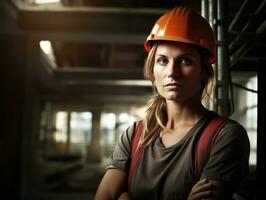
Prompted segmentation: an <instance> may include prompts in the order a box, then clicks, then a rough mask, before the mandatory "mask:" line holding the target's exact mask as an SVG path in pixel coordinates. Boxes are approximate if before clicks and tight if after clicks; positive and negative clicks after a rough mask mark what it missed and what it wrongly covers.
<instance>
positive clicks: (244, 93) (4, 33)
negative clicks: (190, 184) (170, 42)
mask: <svg viewBox="0 0 266 200" xmlns="http://www.w3.org/2000/svg"><path fill="white" fill-rule="evenodd" d="M176 5H184V6H188V7H191V8H193V9H195V10H197V11H198V12H199V13H201V14H202V16H204V17H205V18H206V19H207V20H208V21H209V22H210V24H211V26H212V27H213V30H214V32H215V35H216V40H217V57H218V59H217V64H216V65H215V66H213V67H214V69H215V75H216V82H217V87H216V89H215V90H214V93H213V94H212V99H213V100H211V101H207V102H205V105H206V107H208V108H209V109H211V110H215V111H217V112H219V113H220V114H222V115H226V116H230V117H231V118H232V119H235V120H237V121H239V122H240V123H241V124H242V125H243V126H244V127H245V128H246V129H247V131H248V135H249V139H250V143H251V152H250V174H249V176H248V177H247V179H246V180H244V181H243V183H242V185H241V188H240V192H239V196H237V197H236V198H237V199H265V198H264V197H265V196H264V194H263V193H264V192H263V184H262V185H261V186H260V185H257V184H256V182H257V181H262V182H263V183H265V180H266V177H265V167H266V165H265V150H264V149H265V144H266V143H265V142H266V140H265V136H264V135H265V118H264V117H265V105H264V104H265V103H264V102H265V78H264V76H265V72H266V66H265V65H266V53H265V52H266V37H265V35H266V34H265V28H266V22H265V18H266V1H265V0H234V1H226V0H225V1H222V0H194V1H192V0H164V1H163V0H153V1H148V0H142V1H141V0H113V1H110V0H2V1H1V2H0V66H1V72H0V81H1V84H0V89H1V98H0V111H1V115H0V117H1V121H0V122H1V126H0V155H1V159H0V160H1V161H0V163H1V165H0V177H1V181H0V191H1V195H2V196H3V197H4V196H6V198H4V199H8V200H9V199H12V200H13V199H17V200H31V199H32V200H33V199H34V200H35V199H36V200H43V199H44V200H50V199H51V200H53V199H57V200H58V199H62V200H68V199H80V200H83V199H84V200H85V199H87V200H89V199H93V196H94V193H95V191H96V188H97V186H98V184H99V181H100V180H101V178H102V175H103V173H104V172H105V167H106V164H107V162H108V160H109V158H110V155H111V153H112V151H113V149H114V147H115V144H116V142H117V141H118V138H119V137H120V135H121V134H122V133H123V131H125V130H126V128H127V127H128V126H129V125H131V124H132V123H133V122H134V121H136V120H139V119H142V117H143V115H144V112H145V104H146V102H147V100H148V99H149V98H150V96H151V95H152V94H153V90H152V88H151V84H150V82H149V81H147V80H146V79H145V78H144V76H143V64H144V62H145V57H146V55H147V54H146V52H145V50H144V48H143V42H144V41H145V39H146V37H147V35H148V34H149V32H150V30H151V28H152V27H153V24H154V23H155V21H156V20H157V19H158V17H159V16H161V15H162V14H163V13H164V12H166V11H167V10H169V9H171V8H173V7H174V6H176ZM1 198H2V197H1Z"/></svg>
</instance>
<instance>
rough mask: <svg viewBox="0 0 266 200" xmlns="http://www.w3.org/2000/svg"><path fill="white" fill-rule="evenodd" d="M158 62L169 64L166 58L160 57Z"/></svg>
mask: <svg viewBox="0 0 266 200" xmlns="http://www.w3.org/2000/svg"><path fill="white" fill-rule="evenodd" d="M157 63H159V64H160V65H167V63H168V60H167V59H166V58H158V59H157Z"/></svg>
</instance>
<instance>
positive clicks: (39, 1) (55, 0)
mask: <svg viewBox="0 0 266 200" xmlns="http://www.w3.org/2000/svg"><path fill="white" fill-rule="evenodd" d="M60 1H61V0H35V3H37V4H46V3H59V2H60Z"/></svg>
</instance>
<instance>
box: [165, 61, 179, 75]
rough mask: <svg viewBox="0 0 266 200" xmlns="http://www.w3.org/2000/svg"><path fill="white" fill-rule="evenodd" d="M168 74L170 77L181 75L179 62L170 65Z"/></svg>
mask: <svg viewBox="0 0 266 200" xmlns="http://www.w3.org/2000/svg"><path fill="white" fill-rule="evenodd" d="M167 76H168V77H178V76H180V66H178V65H177V64H172V65H170V66H169V68H168V71H167Z"/></svg>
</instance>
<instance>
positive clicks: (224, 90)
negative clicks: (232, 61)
mask: <svg viewBox="0 0 266 200" xmlns="http://www.w3.org/2000/svg"><path fill="white" fill-rule="evenodd" d="M224 12H225V8H224V1H222V0H217V22H216V23H217V71H218V72H217V73H218V77H217V90H218V91H217V92H218V99H217V100H218V112H219V113H220V114H221V115H224V116H228V115H229V114H230V103H229V102H230V101H229V86H230V67H229V56H228V48H227V27H226V24H225V17H224V16H225V14H224Z"/></svg>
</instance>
